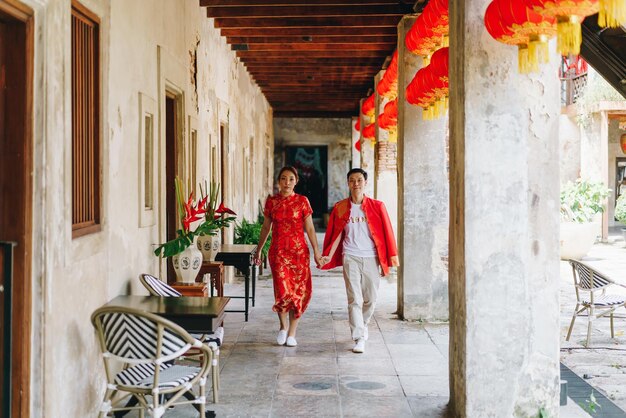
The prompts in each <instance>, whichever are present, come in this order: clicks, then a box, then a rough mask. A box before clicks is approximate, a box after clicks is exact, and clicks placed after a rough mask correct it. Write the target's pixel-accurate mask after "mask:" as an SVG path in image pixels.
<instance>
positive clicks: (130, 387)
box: [91, 306, 213, 418]
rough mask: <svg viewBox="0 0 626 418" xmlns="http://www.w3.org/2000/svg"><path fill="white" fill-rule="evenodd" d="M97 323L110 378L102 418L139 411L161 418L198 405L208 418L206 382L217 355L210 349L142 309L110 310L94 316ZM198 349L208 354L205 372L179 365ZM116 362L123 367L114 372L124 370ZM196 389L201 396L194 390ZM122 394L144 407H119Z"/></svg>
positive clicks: (202, 362)
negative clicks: (181, 407)
mask: <svg viewBox="0 0 626 418" xmlns="http://www.w3.org/2000/svg"><path fill="white" fill-rule="evenodd" d="M91 322H92V323H93V325H94V327H95V328H96V331H97V334H98V340H99V343H100V348H101V350H102V358H103V360H104V370H105V373H106V379H107V387H106V391H105V394H104V399H103V401H102V405H101V407H100V413H99V415H98V416H99V417H100V418H102V417H105V416H107V415H108V413H109V412H116V411H128V410H134V409H138V410H139V416H140V417H141V418H143V416H144V412H145V411H148V413H149V414H150V415H151V416H152V417H154V418H160V417H162V416H163V414H164V413H165V411H166V410H167V408H169V407H172V406H174V405H185V404H192V405H194V406H195V407H196V409H198V412H199V416H200V417H202V418H204V415H205V403H206V398H205V386H206V379H207V377H208V374H209V372H210V368H211V360H212V356H213V353H212V351H211V350H209V349H208V347H206V345H204V344H202V342H201V341H199V340H197V339H195V338H193V337H192V336H191V335H189V333H188V332H187V331H185V330H184V329H182V328H181V327H180V326H178V325H176V324H174V323H173V322H171V321H169V320H167V319H165V318H163V317H160V316H158V315H155V314H151V313H148V312H143V311H139V310H136V309H131V308H126V307H119V306H105V307H102V308H100V309H98V310H96V311H95V312H94V313H93V314H92V315H91ZM192 347H193V348H195V349H198V350H201V351H202V352H203V354H204V356H203V358H202V360H201V362H200V364H199V367H192V366H183V365H178V364H176V363H175V360H177V359H179V358H180V357H182V356H183V355H184V354H185V353H186V352H187V351H188V350H189V349H190V348H192ZM115 363H120V365H121V366H122V367H121V371H119V372H116V371H114V370H118V368H117V367H115V366H116V364H115ZM196 384H198V385H199V395H198V396H196V395H195V394H194V393H193V392H192V390H191V389H192V387H193V386H194V385H196ZM116 395H123V396H122V398H121V399H123V398H124V397H126V396H127V395H132V396H134V397H135V398H136V399H137V401H138V405H137V406H130V405H132V403H131V404H128V405H126V406H122V407H115V406H113V403H114V401H113V398H114V397H115V396H116ZM182 396H186V397H188V398H190V400H188V399H181V397H182ZM148 397H151V398H152V399H151V400H149V398H148ZM121 399H120V400H121Z"/></svg>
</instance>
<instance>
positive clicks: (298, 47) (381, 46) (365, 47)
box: [236, 42, 396, 52]
mask: <svg viewBox="0 0 626 418" xmlns="http://www.w3.org/2000/svg"><path fill="white" fill-rule="evenodd" d="M236 45H237V46H240V45H245V48H246V49H245V51H385V52H387V51H389V50H390V49H392V50H393V49H395V47H396V42H386V43H382V42H377V43H339V42H335V43H327V44H318V43H315V44H314V43H287V44H236ZM236 49H237V50H242V49H240V48H236Z"/></svg>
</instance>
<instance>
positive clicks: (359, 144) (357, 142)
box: [354, 139, 361, 152]
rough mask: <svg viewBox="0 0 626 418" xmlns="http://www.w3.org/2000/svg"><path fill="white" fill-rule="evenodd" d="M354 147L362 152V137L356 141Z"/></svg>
mask: <svg viewBox="0 0 626 418" xmlns="http://www.w3.org/2000/svg"><path fill="white" fill-rule="evenodd" d="M354 148H356V150H357V151H359V152H361V140H360V139H359V140H358V141H356V142H355V143H354Z"/></svg>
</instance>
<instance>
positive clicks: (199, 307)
mask: <svg viewBox="0 0 626 418" xmlns="http://www.w3.org/2000/svg"><path fill="white" fill-rule="evenodd" d="M229 300H230V298H227V297H212V298H202V297H186V296H181V297H177V298H172V297H161V296H134V295H121V296H118V297H116V298H115V299H113V300H112V301H110V302H109V303H107V304H106V305H104V306H122V307H126V308H133V309H139V310H142V311H145V312H150V313H153V314H156V315H159V316H162V317H163V318H165V319H168V320H170V321H172V322H174V323H175V324H178V325H180V326H181V327H183V328H184V329H185V330H186V331H187V332H190V333H191V332H197V333H201V334H208V333H212V332H215V330H216V329H217V328H218V327H219V326H220V325H221V324H222V322H223V321H224V312H225V308H226V304H227V303H228V301H229Z"/></svg>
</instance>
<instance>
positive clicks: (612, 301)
mask: <svg viewBox="0 0 626 418" xmlns="http://www.w3.org/2000/svg"><path fill="white" fill-rule="evenodd" d="M581 302H582V303H584V304H586V305H589V304H590V303H591V302H590V299H589V298H588V297H584V298H581ZM623 303H624V296H620V295H602V296H598V297H594V298H593V305H594V306H613V305H621V304H623Z"/></svg>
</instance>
